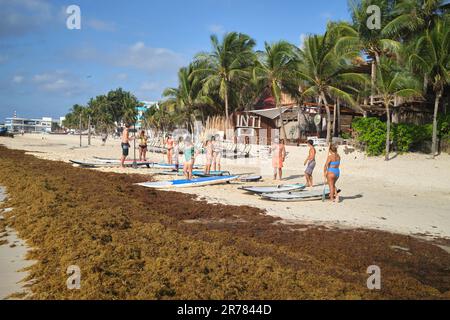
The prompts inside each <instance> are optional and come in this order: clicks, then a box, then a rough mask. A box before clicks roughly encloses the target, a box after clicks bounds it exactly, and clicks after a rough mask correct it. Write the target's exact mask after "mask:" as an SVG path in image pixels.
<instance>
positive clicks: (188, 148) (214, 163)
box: [121, 125, 222, 180]
mask: <svg viewBox="0 0 450 320" xmlns="http://www.w3.org/2000/svg"><path fill="white" fill-rule="evenodd" d="M133 139H138V140H139V161H147V157H146V155H147V152H148V139H149V138H148V136H147V134H146V132H145V130H141V131H140V133H139V135H138V136H137V137H134V136H130V126H129V125H125V128H124V129H123V131H122V141H121V147H122V157H121V166H122V167H125V160H126V158H127V157H128V154H129V149H130V141H131V140H133ZM182 142H183V138H182V137H179V138H178V139H174V138H173V136H172V135H170V134H169V135H168V136H167V138H166V139H165V141H164V146H165V148H166V150H167V164H169V165H173V166H174V169H175V170H176V171H178V170H179V168H180V161H179V160H180V152H181V151H183V158H184V159H183V160H184V161H183V173H184V175H185V177H186V179H189V180H191V179H192V178H193V175H192V171H193V168H194V163H195V158H196V156H197V155H198V154H199V153H200V151H199V150H196V149H195V146H194V144H193V143H192V142H191V141H190V140H188V139H187V140H186V141H185V142H184V149H183V150H181V149H180V144H181V143H182ZM204 148H205V151H206V164H205V174H207V175H208V174H210V172H211V169H213V171H216V170H219V171H220V170H221V158H222V150H221V146H220V144H219V143H218V142H217V141H216V138H215V137H214V136H213V137H211V138H210V139H208V140H207V141H206V142H205V144H204Z"/></svg>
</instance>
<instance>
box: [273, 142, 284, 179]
mask: <svg viewBox="0 0 450 320" xmlns="http://www.w3.org/2000/svg"><path fill="white" fill-rule="evenodd" d="M285 159H286V147H285V145H284V139H281V140H279V139H278V138H277V139H275V141H274V144H273V145H272V167H273V180H274V181H275V180H277V176H278V179H279V180H282V179H283V163H284V160H285Z"/></svg>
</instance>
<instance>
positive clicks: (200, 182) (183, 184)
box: [137, 176, 239, 189]
mask: <svg viewBox="0 0 450 320" xmlns="http://www.w3.org/2000/svg"><path fill="white" fill-rule="evenodd" d="M237 178H239V176H216V177H203V178H196V179H192V180H171V181H156V182H144V183H137V185H139V186H142V187H146V188H154V189H168V188H189V187H199V186H207V185H214V184H220V183H228V182H230V181H233V180H236V179H237Z"/></svg>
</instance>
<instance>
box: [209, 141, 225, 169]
mask: <svg viewBox="0 0 450 320" xmlns="http://www.w3.org/2000/svg"><path fill="white" fill-rule="evenodd" d="M211 145H212V149H213V154H212V168H213V170H214V171H217V170H218V171H220V170H221V169H222V168H221V160H222V151H223V150H222V144H221V143H220V141H217V139H216V137H212V138H211Z"/></svg>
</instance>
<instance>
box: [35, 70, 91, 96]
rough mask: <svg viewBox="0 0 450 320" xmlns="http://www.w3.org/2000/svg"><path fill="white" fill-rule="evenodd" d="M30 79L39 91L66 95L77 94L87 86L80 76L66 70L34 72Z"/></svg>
mask: <svg viewBox="0 0 450 320" xmlns="http://www.w3.org/2000/svg"><path fill="white" fill-rule="evenodd" d="M32 79H33V83H34V84H36V85H37V87H38V88H39V89H40V90H41V91H45V92H51V93H61V94H64V95H67V96H71V95H75V94H79V93H81V92H82V91H83V90H84V89H86V87H87V86H86V84H85V82H83V80H82V79H81V78H80V77H78V76H76V75H74V74H71V73H68V72H66V71H55V72H48V73H41V74H36V75H34V76H33V78H32Z"/></svg>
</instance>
